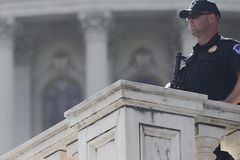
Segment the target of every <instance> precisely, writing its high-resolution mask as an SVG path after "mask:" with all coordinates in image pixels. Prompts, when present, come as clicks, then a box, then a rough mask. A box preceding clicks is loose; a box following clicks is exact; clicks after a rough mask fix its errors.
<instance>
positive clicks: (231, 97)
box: [179, 0, 240, 104]
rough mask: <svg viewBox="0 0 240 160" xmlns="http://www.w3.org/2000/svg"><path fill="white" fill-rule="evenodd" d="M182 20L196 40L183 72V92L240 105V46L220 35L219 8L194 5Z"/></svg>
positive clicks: (205, 3) (203, 0)
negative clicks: (186, 22) (195, 93)
mask: <svg viewBox="0 0 240 160" xmlns="http://www.w3.org/2000/svg"><path fill="white" fill-rule="evenodd" d="M179 17H180V18H184V19H187V21H188V28H189V31H190V32H191V33H192V35H193V36H194V37H196V39H197V44H196V45H195V46H194V47H193V50H194V51H193V54H192V55H191V56H190V57H189V58H188V59H187V60H186V65H185V66H184V67H183V68H182V70H181V76H180V80H181V86H180V89H183V90H187V91H192V92H197V93H202V94H207V95H208V97H209V99H212V100H220V101H225V102H229V103H234V104H238V103H239V102H240V43H239V42H238V41H236V40H233V39H226V38H223V37H221V36H220V35H219V33H218V22H219V19H220V17H221V13H220V11H219V9H218V8H217V6H216V4H215V3H213V2H210V1H206V0H198V1H193V2H192V3H191V6H190V8H189V9H185V10H181V11H180V12H179Z"/></svg>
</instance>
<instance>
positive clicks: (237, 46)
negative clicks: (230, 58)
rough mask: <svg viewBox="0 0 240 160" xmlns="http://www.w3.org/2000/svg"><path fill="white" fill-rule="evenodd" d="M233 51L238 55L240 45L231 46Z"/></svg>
mask: <svg viewBox="0 0 240 160" xmlns="http://www.w3.org/2000/svg"><path fill="white" fill-rule="evenodd" d="M233 49H234V51H236V53H237V54H240V44H235V45H234V46H233Z"/></svg>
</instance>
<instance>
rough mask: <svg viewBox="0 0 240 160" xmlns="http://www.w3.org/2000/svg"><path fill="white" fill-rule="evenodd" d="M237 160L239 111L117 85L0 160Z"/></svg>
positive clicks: (201, 98) (200, 98)
mask: <svg viewBox="0 0 240 160" xmlns="http://www.w3.org/2000/svg"><path fill="white" fill-rule="evenodd" d="M219 143H221V146H222V150H225V151H228V152H229V153H230V154H232V156H233V157H234V159H235V160H239V159H240V149H239V148H240V107H239V106H238V105H231V104H227V103H223V102H217V101H211V100H208V99H207V96H206V95H201V94H197V93H191V92H185V91H180V90H174V89H169V88H162V87H159V86H153V85H147V84H140V83H135V82H130V81H124V80H120V81H118V82H116V83H114V84H112V85H110V86H109V87H107V88H105V89H103V90H101V91H100V92H98V93H96V94H95V95H93V96H91V97H90V98H88V99H86V100H85V101H83V102H82V103H80V104H78V105H76V106H75V107H73V108H72V109H70V110H68V111H66V112H65V120H63V121H62V122H60V123H58V124H57V125H55V126H53V127H52V128H50V129H48V130H46V131H45V132H43V133H41V134H39V135H38V136H36V137H34V138H32V139H30V140H29V141H27V142H26V143H24V144H22V145H21V146H19V147H17V148H15V149H13V150H12V151H10V152H8V153H6V154H5V155H3V156H1V157H0V159H1V160H116V159H118V160H119V159H122V160H147V159H152V160H158V159H165V160H193V159H196V160H214V159H215V155H214V154H213V150H214V149H215V148H216V146H217V145H218V144H219Z"/></svg>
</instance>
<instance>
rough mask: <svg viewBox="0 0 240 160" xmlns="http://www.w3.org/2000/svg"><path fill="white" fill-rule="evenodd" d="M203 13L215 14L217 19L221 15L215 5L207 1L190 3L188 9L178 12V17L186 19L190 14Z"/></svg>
mask: <svg viewBox="0 0 240 160" xmlns="http://www.w3.org/2000/svg"><path fill="white" fill-rule="evenodd" d="M204 11H205V12H210V13H213V14H216V15H218V16H219V17H221V13H220V11H219V9H218V7H217V5H216V4H215V3H213V2H210V1H207V0H194V1H192V3H191V5H190V6H189V8H188V9H184V10H181V11H180V12H179V17H180V18H187V17H189V16H190V15H191V14H197V13H201V12H204Z"/></svg>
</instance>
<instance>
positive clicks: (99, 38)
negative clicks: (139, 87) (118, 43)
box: [79, 12, 112, 96]
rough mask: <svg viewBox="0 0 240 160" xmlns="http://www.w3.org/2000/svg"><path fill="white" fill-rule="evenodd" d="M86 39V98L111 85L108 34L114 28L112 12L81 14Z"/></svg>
mask: <svg viewBox="0 0 240 160" xmlns="http://www.w3.org/2000/svg"><path fill="white" fill-rule="evenodd" d="M79 18H80V21H81V28H82V30H83V32H84V37H85V52H86V54H85V56H86V92H85V93H86V96H90V95H92V94H94V93H96V92H97V91H99V90H100V89H103V88H104V87H106V86H107V85H109V84H110V75H109V59H108V39H109V37H108V33H109V30H110V28H111V27H112V16H111V13H110V12H84V13H80V14H79Z"/></svg>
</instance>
